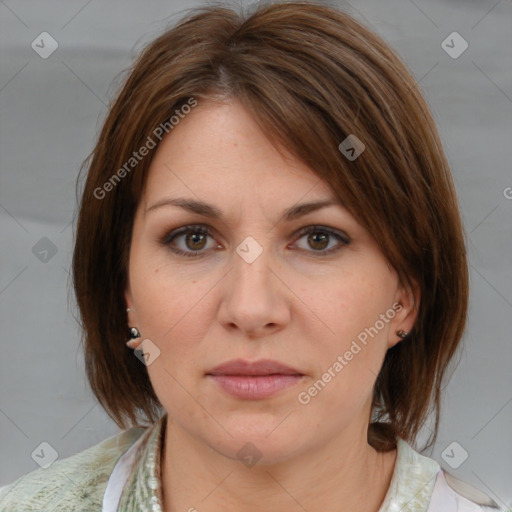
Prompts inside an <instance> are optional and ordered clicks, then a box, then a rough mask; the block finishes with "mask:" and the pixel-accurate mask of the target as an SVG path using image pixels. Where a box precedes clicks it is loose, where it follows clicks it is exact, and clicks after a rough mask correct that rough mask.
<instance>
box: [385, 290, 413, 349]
mask: <svg viewBox="0 0 512 512" xmlns="http://www.w3.org/2000/svg"><path fill="white" fill-rule="evenodd" d="M420 301H421V290H420V287H419V285H418V283H417V282H416V281H413V282H412V284H411V286H407V285H402V284H400V285H399V288H398V289H397V292H396V295H395V302H394V303H393V309H394V310H395V312H396V314H395V317H394V318H393V321H392V322H390V323H391V329H390V331H389V340H388V348H391V347H394V346H395V345H396V344H397V343H399V342H400V341H402V338H401V337H400V336H398V335H397V334H396V332H397V331H400V330H401V331H405V332H407V333H409V332H411V330H412V329H413V327H414V324H415V322H416V318H417V316H418V311H419V307H420Z"/></svg>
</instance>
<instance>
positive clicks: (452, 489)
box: [429, 469, 505, 512]
mask: <svg viewBox="0 0 512 512" xmlns="http://www.w3.org/2000/svg"><path fill="white" fill-rule="evenodd" d="M441 504H442V505H443V506H444V507H446V510H454V511H461V512H485V511H488V512H499V511H502V512H505V511H504V510H503V509H502V508H500V506H499V505H498V504H497V503H496V502H495V501H494V500H493V499H492V498H490V497H489V496H488V495H487V494H485V493H484V492H482V491H480V490H479V489H477V488H476V487H473V486H472V485H470V484H469V483H467V482H465V481H463V480H460V479H458V478H456V477H455V476H453V475H451V474H450V473H448V472H446V471H445V470H442V469H441V470H440V471H439V473H438V475H437V478H436V484H435V486H434V492H433V494H432V501H431V505H430V507H431V509H432V510H438V507H439V506H440V505H441ZM448 505H450V506H451V508H448ZM429 510H430V509H429ZM440 510H441V509H440ZM442 510H444V509H442Z"/></svg>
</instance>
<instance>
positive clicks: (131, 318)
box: [124, 284, 137, 327]
mask: <svg viewBox="0 0 512 512" xmlns="http://www.w3.org/2000/svg"><path fill="white" fill-rule="evenodd" d="M124 300H125V303H126V308H127V309H129V310H130V311H127V315H128V326H129V327H135V326H137V313H136V311H135V308H134V305H133V297H132V292H131V290H130V285H129V284H128V285H126V290H125V291H124Z"/></svg>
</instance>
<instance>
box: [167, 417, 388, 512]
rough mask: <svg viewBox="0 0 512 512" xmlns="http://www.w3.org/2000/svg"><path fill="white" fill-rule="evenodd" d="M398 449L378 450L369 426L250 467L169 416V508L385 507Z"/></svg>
mask: <svg viewBox="0 0 512 512" xmlns="http://www.w3.org/2000/svg"><path fill="white" fill-rule="evenodd" d="M395 460H396V450H393V451H391V452H384V453H382V452H377V451H376V450H374V449H373V448H372V447H371V446H370V445H369V444H368V442H367V439H366V431H364V432H362V433H361V434H360V435H358V436H356V437H354V436H351V435H348V433H347V434H345V435H344V436H343V437H340V438H336V439H334V440H333V441H332V442H330V443H328V444H324V445H322V446H321V447H317V448H315V450H314V451H313V450H311V451H303V452H301V453H300V454H299V455H297V456H295V457H290V458H289V459H287V460H284V461H280V462H277V463H274V464H265V465H262V464H255V465H252V466H245V465H244V464H242V463H241V462H240V461H239V460H238V459H236V460H233V459H231V458H228V457H226V456H224V455H223V454H220V453H218V452H217V451H215V450H214V449H212V448H211V447H209V446H206V445H205V444H204V443H201V442H200V441H198V439H197V438H194V437H192V436H190V435H189V434H188V432H186V431H185V430H183V429H182V428H181V427H180V426H179V425H177V424H175V423H173V422H172V421H171V420H170V419H169V418H168V419H167V426H166V432H165V441H164V446H163V453H162V465H161V467H162V486H163V506H164V511H165V512H181V511H190V512H196V510H197V511H199V512H220V511H222V512H235V511H237V512H238V511H240V510H243V511H244V512H253V511H254V512H256V511H261V510H262V509H264V510H265V512H282V510H290V511H295V510H296V511H297V512H299V511H300V512H303V511H304V510H307V511H308V512H317V511H318V512H320V511H325V510H336V511H340V512H342V511H351V512H356V511H360V512H378V511H379V508H380V505H381V504H382V502H383V501H384V497H385V495H386V492H387V490H388V488H389V484H390V482H391V478H392V475H393V469H394V464H395Z"/></svg>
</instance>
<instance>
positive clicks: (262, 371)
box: [206, 359, 303, 377]
mask: <svg viewBox="0 0 512 512" xmlns="http://www.w3.org/2000/svg"><path fill="white" fill-rule="evenodd" d="M206 375H237V376H255V377H261V376H266V375H303V373H302V372H300V371H299V370H297V369H295V368H292V367H291V366H288V365H285V364H283V363H280V362H279V361H274V360H272V359H260V360H259V361H254V362H250V361H246V360H244V359H232V360H231V361H227V362H225V363H222V364H220V365H218V366H216V367H215V368H213V369H212V370H210V371H209V372H208V373H207V374H206Z"/></svg>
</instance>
